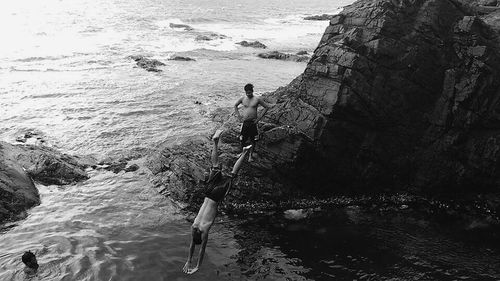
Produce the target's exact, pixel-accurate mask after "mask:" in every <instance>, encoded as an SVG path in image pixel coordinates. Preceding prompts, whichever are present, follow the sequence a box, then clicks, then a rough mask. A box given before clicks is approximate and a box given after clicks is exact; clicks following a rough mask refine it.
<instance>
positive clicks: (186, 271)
mask: <svg viewBox="0 0 500 281" xmlns="http://www.w3.org/2000/svg"><path fill="white" fill-rule="evenodd" d="M190 267H191V262H190V261H187V262H186V264H185V265H184V267H183V268H182V272H184V273H186V274H189V273H188V272H189V271H190V270H191V269H190Z"/></svg>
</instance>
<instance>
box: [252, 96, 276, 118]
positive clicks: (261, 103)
mask: <svg viewBox="0 0 500 281" xmlns="http://www.w3.org/2000/svg"><path fill="white" fill-rule="evenodd" d="M258 104H260V105H261V106H262V107H264V111H262V114H261V115H260V117H257V120H255V123H258V122H259V121H260V119H262V117H264V115H266V112H267V111H268V110H269V108H271V107H273V104H270V103H267V102H265V101H264V99H262V98H261V97H259V101H258Z"/></svg>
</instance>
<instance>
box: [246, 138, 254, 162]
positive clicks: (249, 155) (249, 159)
mask: <svg viewBox="0 0 500 281" xmlns="http://www.w3.org/2000/svg"><path fill="white" fill-rule="evenodd" d="M250 143H251V145H250V146H251V147H250V149H249V150H248V162H252V161H253V150H254V148H255V143H256V142H255V139H252V140H251V142H250Z"/></svg>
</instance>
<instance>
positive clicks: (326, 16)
mask: <svg viewBox="0 0 500 281" xmlns="http://www.w3.org/2000/svg"><path fill="white" fill-rule="evenodd" d="M332 17H334V15H328V14H322V15H315V16H308V17H305V18H304V20H330V19H332Z"/></svg>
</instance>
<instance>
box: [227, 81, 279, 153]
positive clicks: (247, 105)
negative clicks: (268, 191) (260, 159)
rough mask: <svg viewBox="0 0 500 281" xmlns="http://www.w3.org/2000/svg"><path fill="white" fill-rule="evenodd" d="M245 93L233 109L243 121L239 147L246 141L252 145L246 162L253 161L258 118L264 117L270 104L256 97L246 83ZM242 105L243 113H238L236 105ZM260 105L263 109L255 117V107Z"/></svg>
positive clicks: (249, 85)
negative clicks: (258, 115)
mask: <svg viewBox="0 0 500 281" xmlns="http://www.w3.org/2000/svg"><path fill="white" fill-rule="evenodd" d="M245 93H246V95H245V96H244V97H241V98H239V99H238V100H237V101H236V103H235V104H234V111H235V112H236V116H238V119H240V121H243V125H242V126H241V136H240V140H241V147H244V146H245V145H246V144H247V142H248V141H250V144H251V145H252V148H251V149H250V153H249V156H248V162H252V161H253V150H254V147H255V137H256V136H257V134H258V131H257V124H258V123H259V121H260V119H262V117H264V115H265V114H266V112H267V110H268V109H269V108H270V107H271V104H269V103H267V102H265V101H264V100H263V99H262V98H261V97H257V96H254V95H253V85H252V84H246V85H245ZM240 104H242V105H243V114H240V111H239V110H238V106H239V105H240ZM259 105H261V106H262V107H264V111H263V112H262V114H261V116H260V117H257V108H258V106H259Z"/></svg>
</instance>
